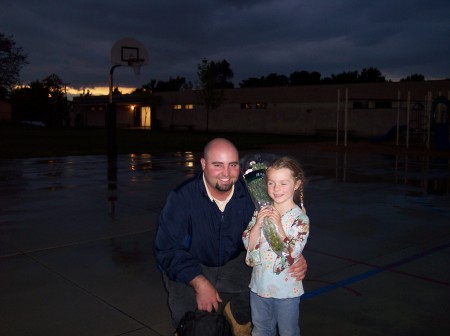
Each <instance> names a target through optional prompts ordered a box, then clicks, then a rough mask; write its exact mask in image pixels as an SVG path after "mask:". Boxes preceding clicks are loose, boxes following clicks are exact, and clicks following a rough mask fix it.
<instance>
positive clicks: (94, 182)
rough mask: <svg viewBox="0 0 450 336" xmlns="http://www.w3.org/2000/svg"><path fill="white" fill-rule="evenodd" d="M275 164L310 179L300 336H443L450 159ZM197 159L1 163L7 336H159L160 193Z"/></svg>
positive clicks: (187, 173) (166, 326)
mask: <svg viewBox="0 0 450 336" xmlns="http://www.w3.org/2000/svg"><path fill="white" fill-rule="evenodd" d="M272 152H273V151H272ZM275 152H276V153H278V154H289V155H293V156H295V157H297V158H298V159H299V160H300V162H301V163H302V165H303V167H304V169H305V173H306V176H307V178H308V183H307V185H306V188H305V205H306V208H307V211H308V215H309V216H310V218H311V223H312V224H311V225H312V226H311V238H310V241H309V242H308V245H307V248H306V250H305V255H306V257H307V260H308V264H309V270H308V277H307V279H306V281H305V282H304V283H305V288H306V291H307V294H308V296H305V300H304V303H303V304H302V328H303V330H304V332H305V334H308V335H326V334H327V332H329V331H330V329H327V328H330V326H333V332H334V334H337V335H343V334H349V335H363V334H364V335H382V334H385V332H384V331H385V330H392V334H395V335H408V336H410V335H424V334H433V333H434V334H438V332H439V333H440V334H443V333H442V331H443V330H444V331H447V332H446V333H447V334H448V333H449V332H450V327H449V326H448V323H446V322H444V321H446V317H445V316H444V312H446V311H448V310H449V309H450V303H449V302H450V294H449V292H450V291H449V290H448V288H449V287H450V271H449V267H448V260H449V259H448V258H449V256H450V255H449V254H450V225H449V223H450V160H449V158H442V157H439V158H432V157H407V156H395V155H370V154H367V155H362V154H357V155H355V154H353V155H352V154H349V153H325V152H308V151H300V150H295V149H290V150H289V151H286V152H285V151H283V150H278V151H275ZM248 153H250V152H249V151H247V152H242V153H241V154H242V156H244V155H245V154H248ZM200 155H201V154H200V153H192V152H187V153H182V152H179V153H167V154H165V155H152V154H141V155H120V156H119V157H118V158H117V160H108V159H107V157H105V156H84V157H81V156H80V157H60V158H29V159H18V160H3V161H0V234H1V235H0V237H1V238H0V241H1V246H0V267H1V269H2V277H1V280H0V288H1V292H0V296H1V297H2V301H0V311H1V312H2V315H3V316H4V317H2V319H3V320H4V319H6V320H8V324H4V323H3V322H1V323H0V325H1V326H2V327H3V328H6V334H8V335H21V334H26V333H27V328H34V330H37V333H36V334H46V335H60V334H64V335H81V334H95V335H117V334H120V333H127V332H128V333H130V334H133V333H132V332H133V331H134V332H136V335H138V332H142V334H139V335H168V334H169V333H170V332H171V326H170V322H169V316H168V311H167V307H166V305H165V293H164V289H163V287H162V282H161V279H160V276H159V272H158V270H157V267H156V265H155V261H154V258H153V254H152V244H153V243H152V241H153V237H154V234H155V230H156V219H157V216H158V214H159V211H160V209H161V207H162V206H163V204H164V201H165V199H166V196H167V194H168V193H169V191H170V190H171V189H172V188H174V187H175V186H176V185H178V184H179V183H181V182H182V181H184V180H185V179H186V178H188V177H191V176H193V175H194V174H195V173H196V172H197V171H198V169H199V167H200V164H199V161H200ZM392 265H395V266H392ZM374 269H376V270H377V272H376V273H371V272H372V270H374ZM367 272H368V273H367ZM4 274H6V276H5V275H4ZM367 274H369V275H367ZM24 276H25V277H26V279H27V281H26V283H24V282H23V281H24V279H23V277H24ZM355 279H357V280H355ZM336 284H341V285H339V286H336V287H331V289H330V287H327V286H335V285H336ZM339 288H344V289H345V290H344V291H343V290H342V289H339ZM24 293H27V295H24ZM355 293H356V294H355ZM43 298H46V299H47V300H50V304H48V301H45V300H42V299H43ZM49 298H50V299H49ZM60 298H64V299H60ZM67 300H71V302H72V305H71V307H70V309H68V307H67V305H66V301H67ZM387 307H388V308H387ZM393 307H395V308H393ZM36 310H39V311H40V315H39V318H38V317H36V318H33V316H34V315H35V311H36ZM3 312H5V313H3ZM93 312H94V313H93ZM77 314H78V317H76V316H77ZM21 316H30V318H29V321H28V327H26V326H24V323H23V319H22V318H21ZM98 316H103V318H96V317H98ZM344 317H345V318H344ZM55 319H57V320H58V321H60V322H58V323H59V324H58V323H56V322H54V321H55ZM324 319H325V320H326V321H327V323H323V321H324ZM430 319H432V320H433V321H434V323H433V324H432V325H431V326H430V324H429V321H430ZM81 321H82V322H81ZM111 321H114V322H111ZM394 321H395V323H394ZM55 323H56V324H55ZM68 325H70V326H71V327H70V328H71V330H67V327H66V326H68ZM4 326H6V327H4ZM327 326H328V327H327ZM425 326H427V327H425ZM389 328H390V329H389Z"/></svg>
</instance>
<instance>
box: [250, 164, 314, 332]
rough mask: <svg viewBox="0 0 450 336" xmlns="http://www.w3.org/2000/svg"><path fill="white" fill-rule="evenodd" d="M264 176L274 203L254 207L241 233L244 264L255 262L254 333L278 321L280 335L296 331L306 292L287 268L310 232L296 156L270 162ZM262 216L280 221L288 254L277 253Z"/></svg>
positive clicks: (269, 328)
mask: <svg viewBox="0 0 450 336" xmlns="http://www.w3.org/2000/svg"><path fill="white" fill-rule="evenodd" d="M266 178H267V191H268V194H269V196H270V198H271V199H272V200H273V205H272V206H266V207H263V208H261V210H260V211H259V212H257V213H256V212H255V215H254V216H253V218H252V220H251V221H250V223H249V225H248V227H247V229H246V230H245V231H244V233H243V237H242V240H243V242H244V245H245V247H246V249H247V257H246V263H247V265H249V266H252V267H253V273H252V278H251V281H250V285H249V287H250V290H251V291H250V305H251V314H252V322H253V331H252V335H253V336H261V335H264V336H269V335H276V332H277V326H278V332H279V334H280V336H294V335H297V336H298V335H300V327H299V318H300V315H299V314H300V309H299V308H300V307H299V305H300V296H301V295H302V294H303V292H304V291H303V285H302V282H301V281H297V280H296V279H295V278H294V277H292V276H291V275H290V274H288V272H287V270H288V268H289V266H290V265H292V264H293V263H294V262H295V261H297V259H298V258H299V256H300V255H301V253H302V250H303V248H304V247H305V244H306V240H307V238H308V235H309V219H308V217H307V216H306V214H305V210H304V208H303V184H304V182H305V177H304V174H303V170H302V168H301V167H300V164H299V163H298V162H297V161H296V160H295V159H293V158H291V157H281V158H279V159H276V160H275V161H274V162H272V163H271V164H270V165H269V167H268V168H267V171H266ZM296 201H298V202H299V203H300V206H298V205H297V204H296ZM264 217H269V219H270V220H271V221H273V223H275V224H276V226H277V228H278V230H279V233H280V235H281V238H282V239H283V245H284V247H285V251H287V253H285V255H284V256H279V255H278V254H276V253H275V252H274V251H273V250H272V249H271V247H270V246H269V243H268V242H267V240H266V239H265V237H264V234H263V230H262V228H261V227H262V225H263V220H264Z"/></svg>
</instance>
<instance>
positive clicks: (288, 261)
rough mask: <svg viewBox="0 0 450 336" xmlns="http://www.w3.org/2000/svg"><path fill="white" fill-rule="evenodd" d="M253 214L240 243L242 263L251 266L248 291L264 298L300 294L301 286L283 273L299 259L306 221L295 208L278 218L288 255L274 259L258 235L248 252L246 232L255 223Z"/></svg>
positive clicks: (303, 244) (282, 297)
mask: <svg viewBox="0 0 450 336" xmlns="http://www.w3.org/2000/svg"><path fill="white" fill-rule="evenodd" d="M256 214H257V212H255V213H254V215H253V217H252V219H251V221H250V223H249V224H248V227H247V229H246V230H245V231H244V233H243V235H242V241H243V242H244V245H245V248H246V249H247V256H246V258H245V262H246V263H247V265H249V266H251V267H253V273H252V278H251V281H250V285H249V287H250V289H251V290H252V291H253V292H255V293H257V294H258V295H259V296H261V297H266V298H277V299H284V298H292V297H298V296H300V295H302V294H303V293H304V290H303V284H302V282H301V281H297V280H296V279H295V278H293V277H292V276H291V275H290V274H288V272H287V270H288V268H289V266H291V265H292V264H293V263H295V262H296V261H297V260H298V258H299V257H300V255H301V253H302V251H303V248H304V247H305V245H306V241H307V238H308V236H309V218H308V216H307V215H306V214H305V213H304V212H303V211H302V210H301V208H300V207H298V206H296V207H295V208H292V209H291V210H289V211H287V212H286V213H284V214H283V216H282V217H281V224H282V225H283V229H284V232H285V233H286V236H287V238H286V239H285V241H284V244H285V247H286V248H287V251H288V252H289V253H288V255H287V256H285V257H284V258H283V257H280V256H278V255H277V254H276V253H275V252H274V251H272V249H271V248H270V246H269V243H268V242H267V240H266V239H265V237H264V235H263V234H262V230H261V235H260V237H259V240H258V241H257V242H256V244H255V248H254V249H253V250H251V251H250V250H249V249H248V244H249V240H250V230H251V229H252V228H253V226H254V225H255V223H256Z"/></svg>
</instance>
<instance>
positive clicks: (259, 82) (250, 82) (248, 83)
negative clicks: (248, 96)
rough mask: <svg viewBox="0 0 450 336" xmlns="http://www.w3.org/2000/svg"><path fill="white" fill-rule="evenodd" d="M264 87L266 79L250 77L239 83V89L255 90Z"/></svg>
mask: <svg viewBox="0 0 450 336" xmlns="http://www.w3.org/2000/svg"><path fill="white" fill-rule="evenodd" d="M262 86H264V77H261V78H255V77H250V78H248V79H244V80H242V82H240V83H239V87H241V88H254V87H262Z"/></svg>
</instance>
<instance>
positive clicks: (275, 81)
mask: <svg viewBox="0 0 450 336" xmlns="http://www.w3.org/2000/svg"><path fill="white" fill-rule="evenodd" d="M288 85H289V78H288V77H287V76H285V75H279V74H277V73H271V74H269V75H268V76H267V77H265V78H264V86H267V87H273V86H288Z"/></svg>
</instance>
